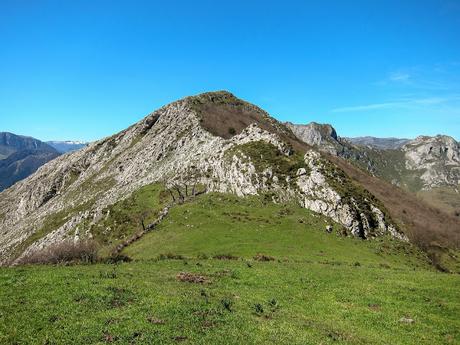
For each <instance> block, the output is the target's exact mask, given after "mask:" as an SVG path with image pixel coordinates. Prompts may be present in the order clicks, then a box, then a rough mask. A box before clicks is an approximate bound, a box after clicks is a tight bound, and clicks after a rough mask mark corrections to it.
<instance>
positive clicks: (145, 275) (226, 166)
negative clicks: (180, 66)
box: [0, 91, 460, 345]
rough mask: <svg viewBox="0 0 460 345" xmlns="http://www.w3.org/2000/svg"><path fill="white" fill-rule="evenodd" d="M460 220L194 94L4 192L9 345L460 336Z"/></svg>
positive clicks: (1, 227)
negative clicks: (459, 249) (17, 344)
mask: <svg viewBox="0 0 460 345" xmlns="http://www.w3.org/2000/svg"><path fill="white" fill-rule="evenodd" d="M325 133H329V134H330V135H329V136H331V137H333V132H332V131H330V130H329V129H328V128H326V132H325ZM334 147H336V146H334ZM458 224H459V223H458V220H457V218H455V217H448V216H446V215H445V214H443V213H442V212H440V211H438V210H436V209H433V208H430V207H428V206H427V205H425V204H424V203H421V202H420V200H418V199H417V198H415V197H414V196H412V195H411V194H409V193H407V192H405V191H403V190H402V189H399V188H397V187H396V186H394V185H392V184H390V183H387V182H385V181H384V180H382V179H379V178H377V177H373V176H371V175H369V174H368V173H367V172H365V171H364V170H362V169H360V168H358V167H357V166H356V165H353V164H350V163H349V161H347V160H346V159H343V158H341V157H337V155H336V154H333V152H332V153H320V151H318V150H316V149H314V148H313V146H312V145H309V144H307V143H305V142H302V141H301V140H299V139H298V138H297V137H296V136H295V134H294V133H293V132H292V131H291V130H290V129H289V128H288V126H287V125H284V124H282V123H280V122H278V121H276V120H275V119H273V118H272V117H270V116H269V115H268V114H267V113H266V112H265V111H263V110H261V109H260V108H258V107H256V106H254V105H252V104H249V103H247V102H245V101H242V100H240V99H238V98H236V97H235V96H233V95H232V94H230V93H228V92H223V91H221V92H213V93H206V94H201V95H198V96H192V97H187V98H185V99H182V100H179V101H176V102H174V103H171V104H169V105H166V106H164V107H162V108H161V109H159V110H157V111H154V112H153V113H151V114H149V115H148V116H147V117H145V118H144V119H143V120H141V121H140V122H138V123H136V124H134V125H132V126H131V127H129V128H127V129H126V130H124V131H122V132H120V133H117V134H115V135H113V136H111V137H108V138H105V139H102V140H100V141H98V142H95V143H91V144H89V145H88V146H87V147H84V148H82V149H81V150H79V151H76V152H71V153H68V154H66V155H63V156H60V157H58V158H56V159H54V160H53V161H51V162H49V163H47V164H45V165H44V166H42V167H41V168H40V169H38V171H37V172H36V173H34V174H33V175H31V176H29V177H28V178H26V179H24V180H22V181H20V182H18V183H16V184H15V185H14V186H12V187H11V188H8V189H7V190H5V191H3V192H1V193H0V254H1V262H2V264H3V265H4V266H6V265H11V266H12V267H0V291H2V293H0V306H1V308H0V343H1V344H3V343H4V344H14V343H19V344H36V343H53V344H69V343H70V344H90V343H97V344H98V343H100V344H104V343H115V344H134V343H135V344H177V343H184V344H215V343H218V344H241V343H244V344H267V343H276V344H289V345H290V344H320V343H323V344H331V343H342V344H388V343H395V342H397V343H401V344H413V343H414V342H417V343H420V344H430V345H431V344H446V343H447V344H450V343H452V344H455V343H457V342H458V341H459V340H460V333H459V331H458V330H459V329H460V323H459V320H458V317H457V316H458V314H459V313H460V299H459V296H458V293H457V286H458V284H459V283H460V279H459V275H458V274H446V273H443V272H441V271H449V272H460V265H459V260H458V247H459V243H458V232H456V231H457V229H458ZM456 241H457V242H456ZM79 246H80V247H79ZM85 246H86V247H85ZM75 248H77V249H78V248H87V249H86V251H83V252H82V254H78V255H79V256H72V255H74V254H73V253H72V251H73V250H75ZM40 263H54V264H55V265H40ZM63 263H65V265H62V264H63Z"/></svg>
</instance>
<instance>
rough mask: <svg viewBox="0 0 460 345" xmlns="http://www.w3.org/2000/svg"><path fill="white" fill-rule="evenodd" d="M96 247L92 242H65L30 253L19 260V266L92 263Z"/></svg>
mask: <svg viewBox="0 0 460 345" xmlns="http://www.w3.org/2000/svg"><path fill="white" fill-rule="evenodd" d="M97 251H98V245H97V243H96V242H94V241H81V242H73V241H70V240H66V241H63V242H59V243H55V244H52V245H50V246H48V247H46V248H43V249H40V250H37V251H35V252H32V253H30V254H28V255H26V256H24V257H22V258H21V259H20V260H19V264H22V265H26V264H63V263H85V264H89V263H94V262H96V261H97V258H98V256H97Z"/></svg>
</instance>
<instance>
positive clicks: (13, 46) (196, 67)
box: [0, 0, 460, 140]
mask: <svg viewBox="0 0 460 345" xmlns="http://www.w3.org/2000/svg"><path fill="white" fill-rule="evenodd" d="M219 89H226V90H229V91H231V92H233V93H234V94H235V95H237V96H239V97H241V98H244V99H246V100H248V101H250V102H253V103H256V104H258V105H259V106H261V107H262V108H264V109H265V110H267V111H269V112H270V113H271V114H272V115H273V116H275V117H276V118H278V119H280V120H283V121H284V120H289V121H292V122H297V123H307V122H310V121H317V122H328V123H331V124H332V125H334V126H335V127H336V129H337V131H338V132H339V135H342V136H360V135H373V136H396V137H414V136H416V135H418V134H428V135H433V134H437V133H446V134H449V135H451V136H454V137H456V138H457V139H460V0H433V1H429V0H425V1H424V0H414V1H411V0H397V1H393V0H381V1H379V0H362V1H352V0H349V1H344V0H337V1H327V0H322V1H289V0H284V1H266V0H265V1H250V0H246V1H236V0H232V1H198V0H197V1H173V0H171V1H153V0H152V1H135V0H130V1H116V0H111V1H102V0H72V1H40V0H21V1H18V0H0V131H11V132H14V133H18V134H24V135H30V136H34V137H37V138H39V139H42V140H51V139H58V140H63V139H73V140H76V139H82V140H94V139H98V138H101V137H104V136H107V135H111V134H113V133H115V132H117V131H119V130H122V129H124V128H125V127H127V126H129V125H131V124H132V123H134V122H136V121H138V120H139V119H141V118H142V117H143V116H145V115H146V114H148V113H149V112H151V111H153V110H154V109H156V108H158V107H160V106H161V105H163V104H165V103H168V102H170V101H173V100H176V99H178V98H181V97H183V96H187V95H191V94H196V93H200V92H203V91H210V90H219Z"/></svg>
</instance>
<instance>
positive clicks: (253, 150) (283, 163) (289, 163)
mask: <svg viewBox="0 0 460 345" xmlns="http://www.w3.org/2000/svg"><path fill="white" fill-rule="evenodd" d="M240 153H243V154H245V155H246V156H248V157H249V158H250V159H251V162H252V163H253V164H254V167H255V168H256V170H257V171H258V172H263V171H264V170H265V169H268V168H270V169H272V171H273V174H275V175H281V176H290V177H295V176H296V173H297V170H298V169H299V168H305V169H306V170H307V171H308V167H307V166H306V165H305V162H304V159H303V155H302V154H301V153H299V152H296V153H294V154H292V155H291V156H285V155H284V154H282V153H281V152H280V151H279V150H278V148H277V147H276V146H274V145H273V144H270V143H267V142H265V141H263V140H260V141H251V142H248V143H246V144H241V145H236V146H234V147H232V148H231V149H230V150H228V151H227V152H226V155H227V156H232V155H234V154H240ZM283 180H284V179H281V181H283Z"/></svg>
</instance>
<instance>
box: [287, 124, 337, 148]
mask: <svg viewBox="0 0 460 345" xmlns="http://www.w3.org/2000/svg"><path fill="white" fill-rule="evenodd" d="M285 125H286V126H287V127H288V128H289V129H290V130H292V132H293V133H294V134H295V135H296V136H297V138H299V139H300V140H302V141H303V142H305V143H307V144H309V145H311V146H313V147H318V148H320V149H321V150H322V151H325V152H328V153H331V154H337V153H338V152H340V151H342V144H341V143H340V142H339V140H338V139H339V138H338V137H337V132H336V131H335V129H334V127H332V126H331V125H329V124H319V123H316V122H310V123H309V124H307V125H297V124H293V123H291V122H285Z"/></svg>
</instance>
